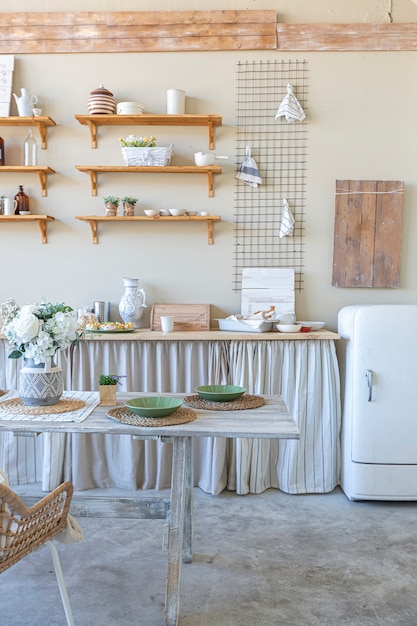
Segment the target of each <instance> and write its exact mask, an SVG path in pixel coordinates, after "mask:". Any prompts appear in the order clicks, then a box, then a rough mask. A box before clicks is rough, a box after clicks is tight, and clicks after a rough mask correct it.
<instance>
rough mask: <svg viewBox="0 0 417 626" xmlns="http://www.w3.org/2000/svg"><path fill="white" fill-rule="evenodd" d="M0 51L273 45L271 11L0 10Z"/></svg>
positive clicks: (256, 47) (257, 47)
mask: <svg viewBox="0 0 417 626" xmlns="http://www.w3.org/2000/svg"><path fill="white" fill-rule="evenodd" d="M0 16H1V23H2V36H1V39H0V53H1V54H47V53H50V54H51V53H70V52H75V53H85V52H175V51H197V50H201V51H204V50H276V47H277V31H276V21H277V17H276V12H275V11H249V10H246V11H148V12H146V11H145V12H138V11H137V12H129V11H119V12H113V13H109V12H101V13H93V12H75V13H61V12H56V13H29V12H27V13H0Z"/></svg>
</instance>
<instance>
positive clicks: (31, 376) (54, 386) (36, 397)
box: [19, 359, 64, 406]
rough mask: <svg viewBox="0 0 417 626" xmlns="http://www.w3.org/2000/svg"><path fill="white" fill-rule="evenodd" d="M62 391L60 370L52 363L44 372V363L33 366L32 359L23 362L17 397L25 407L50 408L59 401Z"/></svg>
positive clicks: (62, 384)
mask: <svg viewBox="0 0 417 626" xmlns="http://www.w3.org/2000/svg"><path fill="white" fill-rule="evenodd" d="M63 391H64V382H63V376H62V369H61V368H60V367H58V366H56V365H55V364H54V363H53V362H52V364H51V367H50V368H49V369H48V370H47V371H45V363H39V364H37V365H35V363H34V362H33V359H27V360H25V366H24V367H23V368H22V369H21V370H20V378H19V395H20V397H21V398H22V400H23V403H24V404H25V405H26V406H52V405H53V404H57V403H58V402H59V400H60V399H61V396H62V393H63Z"/></svg>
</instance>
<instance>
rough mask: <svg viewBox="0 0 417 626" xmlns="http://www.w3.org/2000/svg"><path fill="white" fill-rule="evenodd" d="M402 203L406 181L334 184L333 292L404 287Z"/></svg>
mask: <svg viewBox="0 0 417 626" xmlns="http://www.w3.org/2000/svg"><path fill="white" fill-rule="evenodd" d="M403 201H404V182H402V181H395V180H394V181H393V180H385V181H381V180H337V181H336V199H335V224H334V245H333V276H332V285H333V286H335V287H379V288H383V287H385V288H395V287H399V286H400V269H401V232H402V216H403Z"/></svg>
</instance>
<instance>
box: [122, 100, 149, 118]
mask: <svg viewBox="0 0 417 626" xmlns="http://www.w3.org/2000/svg"><path fill="white" fill-rule="evenodd" d="M144 110H145V109H144V107H143V104H142V103H141V102H118V103H117V114H118V115H143V112H144Z"/></svg>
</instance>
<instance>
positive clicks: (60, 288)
mask: <svg viewBox="0 0 417 626" xmlns="http://www.w3.org/2000/svg"><path fill="white" fill-rule="evenodd" d="M227 4H228V6H227V8H228V9H244V8H250V9H275V10H276V11H277V13H278V15H279V18H280V19H281V20H282V21H286V22H303V21H305V22H307V21H308V22H330V21H334V22H337V21H340V22H363V21H379V22H383V21H386V19H387V11H388V10H390V11H391V14H392V15H393V18H394V21H409V22H417V7H416V5H415V4H414V3H413V2H411V1H410V2H408V1H402V2H398V1H397V2H392V3H390V2H379V3H376V2H374V1H369V2H365V1H364V0H357V1H351V2H349V3H346V2H345V1H343V0H340V1H339V2H335V1H334V0H329V1H324V0H320V1H318V0H317V1H315V2H313V1H312V0H304V1H299V2H294V1H290V0H287V1H281V2H279V1H278V2H277V1H274V2H273V1H272V0H264V1H263V2H261V1H257V0H255V1H253V2H251V3H250V6H249V7H248V6H247V3H246V2H245V3H243V2H232V1H229V2H228V3H227ZM391 4H392V7H391ZM0 7H1V5H0ZM390 7H391V8H390ZM8 8H10V7H8ZM150 8H152V10H166V9H171V10H187V9H195V10H210V9H220V8H224V2H223V1H222V2H221V1H220V0H219V1H216V0H209V1H206V2H204V3H202V2H195V1H192V0H188V1H185V0H183V1H181V2H174V1H169V2H168V1H162V0H154V2H153V3H152V7H149V2H145V1H138V0H123V2H121V1H111V0H102V1H95V2H94V1H92V0H76V1H73V2H72V3H71V9H72V10H79V11H118V10H135V11H139V10H149V9H150ZM12 9H13V11H28V10H31V11H59V10H62V11H66V10H67V3H64V2H61V1H59V2H56V1H52V0H44V1H43V2H41V1H39V0H30V1H29V0H15V1H14V2H13V7H12ZM3 10H4V9H3ZM276 58H279V59H281V58H284V59H306V60H307V61H308V64H309V65H308V69H309V102H308V109H309V118H308V145H309V151H308V165H307V194H306V230H305V235H306V237H305V242H306V243H305V251H306V258H305V280H304V289H303V291H302V292H301V293H297V296H296V309H297V314H298V317H299V318H302V319H320V320H321V319H322V320H326V321H327V322H328V326H329V327H330V328H333V329H335V328H336V324H337V313H338V311H339V309H340V308H341V307H343V306H345V305H348V304H357V303H359V304H361V303H415V302H416V287H417V284H416V283H417V279H416V272H415V269H416V267H417V246H416V245H415V233H417V216H416V210H415V207H416V184H415V181H416V174H417V129H416V125H417V122H416V120H417V81H416V76H417V56H416V53H412V52H392V53H391V52H390V53H382V52H380V53H378V52H375V53H374V52H367V53H352V52H350V53H309V54H302V53H292V54H285V55H284V54H281V53H274V52H262V53H260V52H256V53H252V52H247V51H243V52H227V53H220V52H213V53H209V52H204V53H203V52H202V53H174V54H172V53H171V54H166V53H157V54H111V53H109V54H88V55H78V54H66V55H65V54H61V55H17V56H16V68H15V74H14V84H13V87H14V89H13V91H15V92H19V90H20V88H21V87H23V86H24V87H28V88H29V89H30V90H31V92H32V93H35V94H36V95H37V96H38V97H39V106H41V107H42V109H43V111H44V114H47V115H50V116H51V117H52V118H53V119H55V121H56V122H57V127H56V128H54V129H50V130H48V150H47V151H41V152H40V163H41V164H43V165H50V166H51V167H53V168H54V169H55V170H56V174H54V175H51V176H50V177H49V178H48V196H47V197H46V198H42V197H41V194H40V188H39V184H38V180H37V177H36V176H32V175H17V174H5V173H3V174H2V175H1V178H0V193H1V194H6V195H14V193H15V192H16V191H17V187H18V185H19V184H23V185H24V187H25V190H26V192H27V193H28V194H29V195H30V196H31V201H32V209H33V210H34V211H35V212H37V213H46V214H49V215H52V216H54V217H55V218H56V221H55V222H54V223H53V224H51V225H50V226H48V244H47V245H42V244H41V243H40V236H39V231H38V228H37V226H36V225H34V224H28V225H26V224H25V225H20V224H19V225H15V224H2V227H1V232H0V267H1V281H0V301H3V300H4V299H6V298H7V297H15V298H16V299H17V300H18V302H19V303H21V304H23V303H25V302H31V301H35V300H39V299H40V298H41V297H45V298H47V299H50V300H53V301H56V300H63V301H65V302H67V303H69V304H72V305H73V306H74V307H78V306H82V305H84V304H91V303H92V301H93V300H96V299H105V300H111V301H112V302H113V303H114V315H113V317H114V318H115V319H118V317H117V315H116V311H117V303H118V301H119V299H120V296H121V293H122V276H123V275H127V276H134V277H139V278H140V279H141V285H142V286H143V287H144V288H145V290H146V291H147V294H148V298H149V301H150V303H154V302H159V303H162V302H165V303H167V302H171V303H188V302H190V303H191V302H192V303H210V304H212V305H213V317H218V316H219V315H224V314H230V313H234V312H237V311H238V310H239V306H240V294H239V293H235V292H234V291H233V214H234V209H233V202H234V185H235V163H234V150H235V141H234V139H235V138H234V125H235V121H236V117H235V108H234V103H235V82H236V81H235V78H236V64H237V63H238V62H239V61H246V60H248V61H252V60H254V61H257V60H261V59H262V60H269V59H271V60H275V59H276ZM101 83H102V84H104V85H105V86H106V87H107V88H108V89H110V90H112V91H113V92H114V94H115V97H116V99H117V100H119V101H120V100H131V99H132V100H140V101H142V102H143V103H144V105H145V109H146V111H148V112H152V113H164V112H165V106H166V97H165V92H166V89H167V88H169V87H179V88H182V89H185V90H186V92H187V95H188V96H189V99H188V101H187V107H188V108H187V112H189V113H216V114H220V115H222V117H223V126H222V127H221V128H220V129H217V130H216V152H217V153H218V154H226V155H229V157H230V158H229V162H226V164H223V165H222V167H223V174H222V175H221V176H216V177H215V197H214V198H208V197H207V184H206V179H205V178H204V177H200V176H189V177H188V176H174V175H169V176H168V175H167V176H163V175H152V176H145V177H140V176H138V177H136V176H131V175H127V174H123V175H119V176H117V175H108V176H106V177H104V176H103V177H100V178H99V191H98V196H97V197H92V196H91V194H90V184H89V178H88V176H87V175H86V174H83V173H80V172H78V171H77V170H76V169H75V167H74V166H75V165H88V164H94V165H99V164H105V165H106V164H108V165H111V164H113V165H114V164H120V165H122V164H123V161H122V157H121V154H120V150H119V144H118V137H119V136H120V135H122V134H128V132H129V129H128V128H124V127H114V128H107V129H106V130H104V129H103V128H101V129H99V148H98V149H97V150H91V148H90V142H89V134H88V131H87V129H86V127H83V126H81V125H80V124H78V122H77V121H76V120H75V118H74V115H76V114H82V113H87V108H86V103H87V98H88V95H89V93H90V91H91V90H92V89H94V88H96V87H97V86H98V85H99V84H101ZM15 111H16V109H15V106H14V104H13V109H12V113H15ZM132 130H133V131H134V132H139V130H140V129H138V128H134V129H132ZM0 134H1V135H2V136H3V137H4V139H5V143H6V159H7V163H8V164H15V165H18V164H21V162H22V161H21V158H22V156H21V153H22V146H23V141H24V138H25V135H26V129H19V128H9V127H3V128H0ZM158 139H159V143H160V144H162V145H163V144H165V145H167V144H168V143H169V142H171V141H172V142H173V143H174V144H175V151H176V152H177V153H178V155H180V157H178V159H179V160H178V161H177V162H185V161H187V159H188V162H191V161H192V154H193V153H194V152H195V151H196V150H205V149H206V148H207V131H206V130H205V129H194V130H192V129H175V128H169V127H166V128H162V129H158ZM337 178H342V179H348V178H352V179H353V178H358V179H395V180H404V181H405V184H406V194H405V206H404V230H403V248H402V275H401V288H400V289H395V290H385V289H384V290H376V289H360V290H359V289H337V288H334V287H332V286H331V272H332V247H333V219H334V186H335V180H336V179H337ZM107 194H115V195H135V196H138V197H139V198H140V211H141V210H142V209H143V208H146V207H157V208H169V207H186V208H188V209H189V210H192V209H193V210H206V211H210V213H211V214H213V215H221V217H222V222H221V223H220V224H215V225H214V245H212V246H208V245H207V233H206V229H205V226H204V225H203V224H190V225H182V224H180V223H174V224H171V225H165V224H141V223H139V224H135V225H134V226H133V227H126V225H123V224H106V225H104V226H100V227H99V228H100V233H99V235H100V243H99V245H92V243H91V235H90V229H89V227H88V226H87V225H86V224H85V223H81V222H79V221H77V220H75V219H74V217H75V216H76V215H83V214H84V215H87V214H101V213H103V201H102V196H103V195H107Z"/></svg>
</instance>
